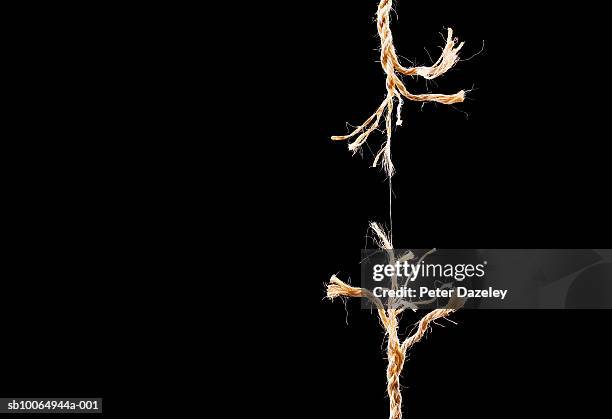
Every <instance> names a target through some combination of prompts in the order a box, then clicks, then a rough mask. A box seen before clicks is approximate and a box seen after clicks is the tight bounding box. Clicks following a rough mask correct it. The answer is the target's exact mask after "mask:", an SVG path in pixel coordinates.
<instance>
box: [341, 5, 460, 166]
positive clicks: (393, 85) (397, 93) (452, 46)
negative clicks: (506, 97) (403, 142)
mask: <svg viewBox="0 0 612 419" xmlns="http://www.w3.org/2000/svg"><path fill="white" fill-rule="evenodd" d="M392 5H393V1H392V0H381V1H380V3H379V4H378V10H377V12H376V21H377V31H378V36H379V38H380V64H381V66H382V68H383V71H384V72H385V74H386V80H385V85H386V89H387V95H386V97H385V99H384V100H383V101H382V103H381V104H380V106H379V107H378V108H377V109H376V111H375V112H374V113H373V114H372V115H371V116H370V117H369V118H368V119H366V120H365V122H364V123H362V124H361V125H359V126H358V127H357V128H356V129H355V130H353V131H352V132H351V133H350V134H348V135H336V136H332V137H331V139H332V140H334V141H343V140H350V139H352V138H353V137H355V136H357V138H355V140H354V141H352V142H349V145H348V148H349V150H350V151H352V152H353V153H356V152H357V151H358V150H359V149H360V148H361V146H363V144H365V142H366V141H367V139H368V137H369V136H370V134H371V133H372V132H373V131H374V130H376V129H377V128H378V127H379V125H380V123H381V119H382V118H383V116H384V118H385V131H386V140H385V143H384V144H383V146H382V147H381V149H380V150H379V151H378V153H377V154H376V156H375V158H374V162H373V164H372V166H373V167H376V166H378V165H379V164H381V165H382V167H383V169H384V171H385V172H386V173H387V175H388V176H389V177H391V176H393V174H394V173H395V167H394V166H393V162H392V161H391V134H392V125H393V124H392V119H393V107H394V102H395V99H397V100H398V107H397V115H396V124H397V125H401V124H402V120H401V116H400V114H401V107H402V104H403V99H402V98H406V99H408V100H410V101H414V102H438V103H442V104H445V105H450V104H453V103H458V102H463V100H464V98H465V91H463V90H461V91H459V92H457V93H455V94H450V95H445V94H437V93H425V94H414V93H411V92H410V91H408V89H407V88H406V86H405V84H404V82H403V81H402V80H401V79H400V77H399V76H398V74H401V75H405V76H420V77H423V78H425V79H427V80H432V79H435V78H436V77H439V76H441V75H443V74H444V73H446V72H447V71H448V70H449V69H450V68H452V67H453V66H454V65H455V63H457V61H458V60H459V55H458V53H459V50H460V49H461V48H462V47H463V44H464V43H463V42H461V43H460V44H459V45H456V42H457V40H456V39H455V38H453V30H452V29H451V28H448V33H447V38H446V45H445V46H444V48H443V50H442V54H441V55H440V57H439V58H438V60H437V61H436V62H435V63H434V64H433V65H431V66H429V67H424V66H421V67H408V68H407V67H404V66H402V65H401V63H400V62H399V59H398V57H397V53H396V52H395V46H394V45H393V35H392V33H391V25H390V21H391V18H390V15H391V9H392Z"/></svg>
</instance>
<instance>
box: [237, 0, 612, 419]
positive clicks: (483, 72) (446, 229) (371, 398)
mask: <svg viewBox="0 0 612 419" xmlns="http://www.w3.org/2000/svg"><path fill="white" fill-rule="evenodd" d="M315 3H316V2H315ZM375 3H376V2H351V1H334V2H325V4H323V3H317V4H316V5H315V4H314V3H309V4H308V5H300V6H297V5H292V6H290V7H287V8H286V9H285V11H284V18H285V20H284V22H285V25H286V26H282V27H283V29H284V31H281V33H282V34H283V35H282V38H283V41H281V42H279V43H278V44H270V45H269V46H268V47H267V48H270V49H271V50H272V51H271V52H272V55H275V54H276V53H277V52H278V50H277V48H280V49H281V50H282V51H283V52H282V55H281V56H282V57H283V59H282V60H281V62H279V63H278V65H279V66H278V67H277V68H276V69H275V70H274V73H273V75H274V76H275V77H277V78H272V79H271V80H270V81H269V82H268V81H267V82H266V83H265V85H264V91H265V92H274V93H273V95H274V97H273V99H269V100H265V104H266V107H265V112H264V114H265V115H266V118H265V119H264V120H265V121H268V122H265V123H262V124H261V125H260V127H261V128H262V131H261V136H259V135H257V136H256V138H261V142H259V143H258V146H261V144H264V143H267V142H268V141H270V144H271V147H270V148H269V149H267V150H269V152H270V156H273V164H272V166H271V167H269V168H268V169H261V170H265V171H266V172H265V173H266V174H269V177H268V178H266V185H268V187H263V186H262V187H261V189H268V188H269V189H270V190H271V195H272V196H277V197H280V199H279V198H276V199H274V198H273V202H274V205H271V206H269V207H267V211H266V212H268V213H269V214H270V215H271V217H270V218H271V219H272V220H273V221H272V224H267V223H262V224H257V225H259V226H260V228H259V229H258V230H257V231H258V235H257V237H263V236H266V235H267V234H269V232H270V228H273V231H274V232H275V234H276V236H274V243H273V244H272V245H273V246H274V245H275V246H276V247H275V248H281V249H282V251H281V252H282V255H283V257H281V258H280V259H281V260H284V261H286V269H285V270H284V272H288V274H287V275H284V276H283V277H282V278H275V281H277V282H275V283H278V284H279V288H278V293H276V294H274V295H275V299H274V301H275V302H277V304H278V305H280V307H279V308H278V309H277V310H273V314H272V315H271V316H270V317H269V318H268V321H269V322H272V324H273V325H272V326H271V329H272V330H271V332H270V334H266V337H267V338H268V339H270V342H273V344H272V345H271V346H272V347H273V349H272V350H271V353H272V356H268V354H269V353H270V352H269V347H268V346H266V349H261V350H260V351H257V355H258V357H260V359H261V357H265V359H266V360H268V359H269V362H266V363H265V365H266V367H265V368H266V369H267V371H269V368H270V366H271V365H273V366H274V367H275V370H276V369H278V370H280V372H279V376H280V377H282V381H281V382H282V384H281V385H275V384H273V382H272V383H270V384H269V385H266V386H262V387H263V388H262V389H261V390H260V391H257V395H258V397H259V398H261V399H263V400H265V401H266V404H265V405H266V406H267V407H268V408H269V409H270V410H271V411H278V412H282V411H283V410H282V409H281V407H282V408H285V409H289V408H295V409H297V410H299V412H300V413H306V415H307V416H322V417H385V416H386V415H387V414H388V399H387V398H386V387H385V385H386V381H385V368H386V360H385V346H384V337H383V333H382V331H381V327H380V325H379V322H378V320H377V318H376V316H375V315H374V314H370V313H368V312H364V311H361V310H360V309H359V302H357V301H349V302H348V303H347V306H346V308H345V306H344V305H343V304H342V302H340V301H336V302H333V303H330V302H327V301H323V295H324V282H325V281H326V280H327V279H328V278H329V277H330V275H331V274H338V276H339V277H340V278H342V279H344V280H351V281H352V283H358V282H359V264H358V261H359V253H358V249H360V248H362V247H364V246H366V245H368V246H371V245H372V243H371V242H369V241H368V240H367V239H366V235H367V225H368V222H369V221H378V222H382V223H383V224H385V225H387V226H388V225H389V223H388V189H387V184H386V181H385V176H384V174H383V173H381V171H380V170H379V169H376V168H370V167H369V165H370V164H371V161H372V158H373V155H372V153H371V152H369V151H368V150H366V151H365V152H364V155H363V157H361V156H359V155H357V156H351V153H350V152H348V150H347V149H346V144H344V143H338V142H332V141H330V140H329V136H330V135H341V134H344V133H347V132H348V127H347V126H346V123H350V124H353V125H356V124H358V123H361V122H362V121H363V120H365V118H367V117H368V116H369V115H370V114H371V113H372V112H373V111H374V110H375V109H376V107H377V106H378V105H379V103H380V101H381V100H382V99H383V97H384V93H385V90H384V74H383V72H382V70H381V68H380V64H379V63H378V50H377V48H378V40H377V38H376V26H375V18H374V14H375V10H376V5H375ZM395 11H396V12H397V16H395V15H394V16H393V21H392V30H393V33H394V39H395V45H396V48H397V51H398V54H400V55H402V56H403V57H406V58H409V59H411V60H412V61H413V62H415V63H416V64H428V63H430V61H429V59H428V55H427V53H426V52H425V50H424V49H425V48H427V50H428V51H429V54H430V55H431V56H432V57H437V53H438V51H439V46H441V45H443V34H444V33H445V28H446V27H449V26H450V27H452V28H453V29H454V30H455V35H456V36H457V37H459V39H460V40H464V41H466V45H465V47H464V49H463V50H462V56H463V58H469V57H470V56H472V55H474V54H477V53H478V54H477V55H475V56H474V57H473V58H471V59H470V60H469V61H464V62H460V63H458V65H457V66H456V67H455V69H453V70H452V71H450V72H449V73H448V74H447V75H445V76H444V77H441V78H439V79H436V80H435V82H436V83H428V84H427V85H426V84H425V83H424V82H423V81H421V80H414V79H410V80H407V87H408V89H409V90H411V91H414V92H424V91H434V92H443V93H450V92H455V91H457V90H459V89H462V88H464V89H471V88H474V90H473V91H471V92H469V93H468V94H467V97H468V100H467V101H466V102H465V103H464V104H459V105H455V106H453V107H446V106H444V105H433V104H426V105H425V106H421V105H420V104H414V103H406V104H405V106H404V109H403V120H404V125H403V126H402V127H401V128H398V129H395V131H394V134H393V159H394V163H395V165H396V169H397V175H396V176H394V177H393V191H394V201H393V240H394V244H395V245H396V246H397V247H403V248H428V247H438V248H582V247H583V248H592V247H596V246H601V247H609V237H610V223H609V213H610V211H609V209H610V207H609V204H608V203H607V195H608V193H607V192H606V190H607V189H608V185H607V184H608V179H609V175H608V170H609V169H608V166H609V164H608V160H609V155H608V153H607V151H605V150H606V149H607V145H606V140H605V138H606V137H607V134H606V128H605V124H606V122H605V121H606V120H607V117H606V112H607V110H608V109H609V106H608V105H607V104H606V103H605V100H603V96H605V93H604V92H606V91H608V81H607V76H606V75H605V74H604V73H601V72H599V71H596V70H595V71H593V70H592V69H594V68H595V67H597V66H598V64H596V63H598V62H600V58H599V57H600V54H601V52H600V51H602V50H604V49H605V47H604V43H605V41H604V39H605V36H604V33H603V31H605V28H606V26H605V24H603V23H602V22H600V21H599V19H600V14H601V11H598V10H597V9H595V8H593V7H591V6H589V5H588V4H587V3H582V4H581V5H580V6H577V5H575V4H574V5H572V6H567V7H563V6H559V5H558V4H556V5H554V6H553V5H552V4H551V5H549V6H547V5H545V4H542V5H536V4H535V3H534V2H531V3H526V2H512V3H506V4H499V3H489V4H488V5H482V4H477V3H474V4H466V3H465V2H454V3H453V4H450V5H449V4H447V3H440V2H430V3H428V4H425V5H423V4H416V3H415V2H402V1H400V2H396V6H395ZM281 25H283V24H281ZM271 35H272V36H273V35H274V33H272V34H271ZM483 40H484V49H482V47H483ZM481 49H482V51H481ZM593 66H595V67H593ZM266 80H267V79H266ZM602 95H603V96H602ZM261 97H262V96H259V98H261ZM257 100H260V99H257ZM277 101H278V102H277ZM260 103H264V102H260ZM277 104H280V106H277ZM466 114H467V115H466ZM368 141H369V143H370V144H372V146H371V147H372V150H373V152H376V151H377V150H378V147H379V146H380V144H382V135H372V136H371V137H370V139H369V140H368ZM263 147H265V146H263ZM253 201H255V199H253ZM251 202H252V201H251ZM271 225H272V226H274V227H270V226H271ZM277 227H278V228H277ZM283 266H285V265H284V264H283ZM262 275H263V276H262V278H265V277H266V276H267V275H268V274H267V272H266V271H265V270H264V273H263V274H262ZM288 290H290V296H286V293H287V292H288ZM275 307H277V306H275ZM279 316H282V317H280V319H279ZM418 318H419V316H417V315H414V314H407V315H406V316H405V318H404V321H403V322H402V326H401V327H400V334H401V336H406V334H407V333H408V331H409V330H410V329H411V327H412V324H413V323H414V322H416V321H417V320H418ZM453 320H455V321H457V322H458V325H457V326H453V325H451V324H446V323H445V325H446V326H447V327H446V328H441V327H436V328H435V330H433V331H432V333H431V335H429V337H428V339H427V340H426V341H424V342H422V343H420V344H419V345H418V347H415V348H414V350H412V351H411V352H410V354H409V357H408V360H407V362H406V365H405V368H404V372H403V375H402V380H401V382H402V385H403V386H404V392H403V397H404V412H405V414H406V417H413V418H419V417H444V416H457V415H459V416H462V417H463V416H470V417H490V416H491V415H498V414H500V413H506V414H516V415H533V414H538V415H551V414H560V413H567V412H568V411H569V410H571V409H574V410H575V411H577V412H580V413H581V414H585V415H598V414H602V413H604V412H605V411H606V409H607V408H606V406H607V404H608V402H607V400H606V398H605V393H606V390H603V389H602V387H601V385H600V384H599V381H598V380H599V377H605V376H607V375H608V374H609V373H610V363H609V360H608V359H607V357H608V355H607V354H609V353H610V352H611V349H612V348H611V347H610V343H609V339H608V337H609V326H608V323H609V321H610V320H611V317H610V313H609V312H594V311H572V312H569V311H508V312H504V311H494V312H493V311H490V312H489V311H465V312H461V313H457V314H456V315H455V316H453ZM285 370H286V373H283V372H284V371H285ZM268 374H269V372H268V373H265V372H264V373H262V374H261V376H263V377H265V376H268ZM258 377H260V375H257V376H255V377H253V379H252V381H249V383H251V385H252V386H253V387H255V388H258V385H257V383H259V382H260V379H259V378H258ZM274 377H277V376H276V375H275V376H274ZM265 381H266V382H267V380H265ZM253 387H250V388H253ZM260 403H261V401H260ZM277 409H278V410H277Z"/></svg>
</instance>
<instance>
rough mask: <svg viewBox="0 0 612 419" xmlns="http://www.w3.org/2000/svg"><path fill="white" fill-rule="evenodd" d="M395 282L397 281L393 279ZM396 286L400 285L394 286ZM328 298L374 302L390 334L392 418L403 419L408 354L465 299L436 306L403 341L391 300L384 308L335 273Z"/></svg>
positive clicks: (384, 241)
mask: <svg viewBox="0 0 612 419" xmlns="http://www.w3.org/2000/svg"><path fill="white" fill-rule="evenodd" d="M370 227H371V228H372V230H373V231H374V233H376V235H377V236H378V239H377V240H376V241H377V243H378V245H379V247H380V248H382V249H385V250H389V251H392V250H393V246H392V244H391V241H390V240H389V238H388V237H387V235H386V234H385V233H384V231H383V230H382V228H380V226H378V224H376V223H371V224H370ZM394 282H396V281H394ZM392 287H393V288H395V287H397V285H396V284H395V285H393V286H392ZM327 297H328V298H329V299H331V300H333V299H334V298H336V297H358V298H367V299H368V300H370V301H371V302H372V304H374V305H375V306H376V308H377V310H378V316H379V317H380V321H381V323H382V326H383V328H384V330H385V333H386V334H387V361H388V365H387V394H388V395H389V412H390V413H389V418H390V419H401V417H402V393H401V387H400V382H399V379H400V374H401V372H402V369H403V368H404V361H405V360H406V353H407V352H408V350H409V349H410V348H411V347H412V346H413V345H414V344H415V343H417V342H419V341H420V340H421V339H423V337H424V336H425V334H426V333H427V330H429V325H430V324H431V323H432V322H434V321H435V320H437V319H441V318H443V317H446V316H448V315H450V314H451V313H453V312H454V311H455V310H458V309H459V308H461V307H462V306H463V302H464V301H463V300H461V299H458V298H452V299H451V300H450V301H449V303H448V305H447V306H446V307H445V308H443V309H436V310H432V311H431V312H429V313H428V314H427V315H425V316H424V317H423V318H422V319H421V320H420V321H419V323H418V325H417V328H416V332H414V333H413V334H412V335H411V336H409V337H407V338H406V339H405V340H404V341H403V342H400V339H399V337H398V335H397V329H398V318H397V315H398V314H399V313H398V310H396V309H395V308H393V302H392V301H391V300H390V301H389V304H388V307H387V308H386V309H385V307H384V305H383V303H382V301H380V299H379V298H378V297H376V296H375V295H374V294H373V293H372V292H370V291H369V290H367V289H365V288H359V287H353V286H351V285H348V284H346V283H344V282H342V281H341V280H340V279H338V277H336V276H335V275H332V277H331V279H330V280H329V284H328V285H327Z"/></svg>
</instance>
